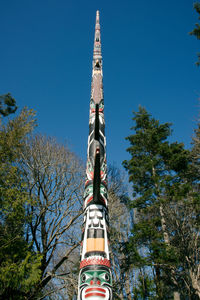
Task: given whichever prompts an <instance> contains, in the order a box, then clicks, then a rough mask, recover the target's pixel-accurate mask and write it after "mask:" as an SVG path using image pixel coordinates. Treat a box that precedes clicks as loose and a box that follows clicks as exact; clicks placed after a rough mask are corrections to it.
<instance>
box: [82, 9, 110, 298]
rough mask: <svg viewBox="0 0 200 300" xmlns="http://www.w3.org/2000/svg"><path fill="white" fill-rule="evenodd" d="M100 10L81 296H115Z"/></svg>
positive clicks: (97, 18)
mask: <svg viewBox="0 0 200 300" xmlns="http://www.w3.org/2000/svg"><path fill="white" fill-rule="evenodd" d="M107 205H108V192H107V162H106V138H105V121H104V100H103V72H102V55H101V35H100V24H99V12H98V11H97V14H96V26H95V39H94V53H93V70H92V84H91V100H90V116H89V136H88V149H87V165H86V182H85V193H84V221H83V227H82V228H83V234H82V243H81V245H82V246H81V262H80V274H79V291H78V300H103V299H104V300H112V276H111V265H110V255H109V246H108V245H109V235H108V232H109V229H108V228H109V219H108V207H107Z"/></svg>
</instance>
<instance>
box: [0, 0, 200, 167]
mask: <svg viewBox="0 0 200 300" xmlns="http://www.w3.org/2000/svg"><path fill="white" fill-rule="evenodd" d="M193 3H194V1H192V0H191V1H190V0H168V1H160V0H152V1H149V0H143V1H139V0H137V1H136V0H115V1H109V0H107V1H105V0H101V1H95V0H93V1H88V0H84V1H83V0H10V1H4V0H0V13H1V16H0V37H1V38H0V41H1V46H0V94H4V93H7V92H10V93H11V94H12V95H13V96H14V97H15V98H16V100H17V103H18V106H19V108H22V107H23V106H25V105H27V106H28V107H30V108H33V109H35V110H36V111H37V118H38V124H39V126H38V129H37V131H39V132H42V133H45V134H47V135H51V136H55V137H57V138H58V139H59V140H60V141H67V143H68V144H69V146H70V148H71V149H72V150H73V151H75V152H76V153H77V154H78V155H80V156H81V157H82V159H84V160H85V159H86V148H87V135H88V116H89V99H90V84H91V71H92V51H93V39H94V25H95V14H96V10H97V9H99V10H100V22H101V34H102V52H103V62H104V65H103V70H104V98H105V117H106V135H107V150H108V162H109V163H112V162H113V161H114V162H116V163H117V165H120V164H121V161H122V160H124V159H126V158H128V154H127V153H126V150H125V149H126V148H127V146H128V144H127V142H125V141H124V138H125V137H126V136H127V135H129V133H130V127H131V126H132V121H131V118H132V111H133V110H138V105H139V104H140V105H142V106H145V107H146V108H147V110H148V111H149V112H151V113H152V115H153V116H154V117H155V118H157V119H159V120H160V121H161V122H172V123H173V129H174V134H173V140H178V141H180V142H181V141H183V142H184V143H185V144H186V146H187V147H189V146H190V141H191V136H192V134H193V129H194V127H195V119H196V118H197V115H198V110H199V107H198V98H199V97H200V78H199V75H200V68H198V67H196V66H195V61H196V60H197V56H196V54H197V52H198V51H199V52H200V42H199V41H197V40H196V38H195V37H193V36H190V35H189V34H188V33H189V32H190V31H191V30H192V29H193V28H194V25H195V23H196V22H197V21H198V20H197V18H198V16H197V13H196V12H195V10H194V9H193Z"/></svg>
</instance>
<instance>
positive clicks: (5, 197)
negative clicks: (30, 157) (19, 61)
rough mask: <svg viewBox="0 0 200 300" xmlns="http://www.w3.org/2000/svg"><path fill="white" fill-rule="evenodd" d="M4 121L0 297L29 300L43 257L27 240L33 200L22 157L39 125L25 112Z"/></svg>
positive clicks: (1, 137)
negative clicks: (30, 134) (27, 141)
mask: <svg viewBox="0 0 200 300" xmlns="http://www.w3.org/2000/svg"><path fill="white" fill-rule="evenodd" d="M5 98H6V97H5ZM6 99H7V98H6ZM5 103H6V104H8V109H2V106H1V111H0V113H1V114H2V115H3V116H6V115H8V114H9V113H12V112H14V110H12V109H10V108H9V105H10V106H12V101H11V103H9V102H6V101H5ZM13 104H14V103H13ZM0 121H1V124H0V298H1V299H16V295H17V297H18V298H17V299H27V298H26V293H27V292H28V291H29V290H31V289H32V288H33V286H34V285H35V284H36V283H37V282H38V279H39V276H40V268H39V267H40V256H39V255H37V253H35V252H34V250H33V248H32V244H31V243H29V242H27V241H26V240H25V237H24V230H25V220H26V219H27V215H26V211H25V206H26V205H27V203H30V198H29V195H28V194H27V190H26V185H25V182H24V180H23V177H22V173H21V171H20V168H19V158H20V152H21V151H22V149H23V148H24V144H25V139H26V136H27V135H28V134H29V133H30V132H31V130H32V129H33V128H34V125H35V120H34V112H33V111H32V110H27V109H24V110H23V111H22V112H21V113H20V115H19V116H18V117H15V118H14V119H13V120H10V121H9V122H4V123H3V122H2V120H0Z"/></svg>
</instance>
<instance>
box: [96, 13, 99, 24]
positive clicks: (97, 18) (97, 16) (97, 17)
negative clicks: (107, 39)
mask: <svg viewBox="0 0 200 300" xmlns="http://www.w3.org/2000/svg"><path fill="white" fill-rule="evenodd" d="M96 24H99V10H97V12H96Z"/></svg>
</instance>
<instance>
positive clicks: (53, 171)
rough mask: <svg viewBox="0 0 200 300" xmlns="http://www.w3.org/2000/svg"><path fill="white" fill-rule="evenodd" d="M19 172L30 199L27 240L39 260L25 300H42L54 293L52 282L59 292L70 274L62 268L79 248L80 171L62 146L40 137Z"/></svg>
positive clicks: (25, 152) (28, 146)
mask: <svg viewBox="0 0 200 300" xmlns="http://www.w3.org/2000/svg"><path fill="white" fill-rule="evenodd" d="M21 168H22V171H23V176H24V178H25V181H26V184H27V188H28V191H29V195H30V198H31V199H32V202H31V203H30V204H29V205H28V206H27V207H26V211H27V215H29V221H28V224H27V227H26V239H27V241H29V243H32V244H33V248H34V249H35V251H36V252H37V253H39V254H40V256H41V266H40V270H41V273H40V280H39V283H38V284H37V285H35V288H34V290H33V291H32V293H30V295H29V299H35V297H37V295H38V293H41V292H42V296H41V299H43V298H44V295H48V294H49V293H50V294H52V293H53V285H51V282H54V283H55V282H57V287H58V289H59V288H60V282H61V281H62V278H63V277H64V276H65V277H68V276H70V273H71V269H70V268H66V269H65V270H63V269H62V268H61V266H62V265H63V266H64V262H69V261H70V259H71V258H72V254H73V251H74V250H75V249H76V248H77V247H78V246H79V241H80V239H79V236H80V219H79V217H80V215H81V214H82V195H83V179H84V176H83V168H82V163H81V162H80V160H79V159H78V158H77V157H76V155H75V154H74V153H72V152H71V151H69V149H68V148H67V147H66V146H63V145H60V144H58V143H57V142H56V140H55V139H53V138H47V137H45V136H42V135H36V136H32V137H31V138H30V139H29V140H28V141H27V143H26V147H25V149H24V150H23V152H22V153H21ZM59 278H60V280H59ZM54 286H55V284H54Z"/></svg>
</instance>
